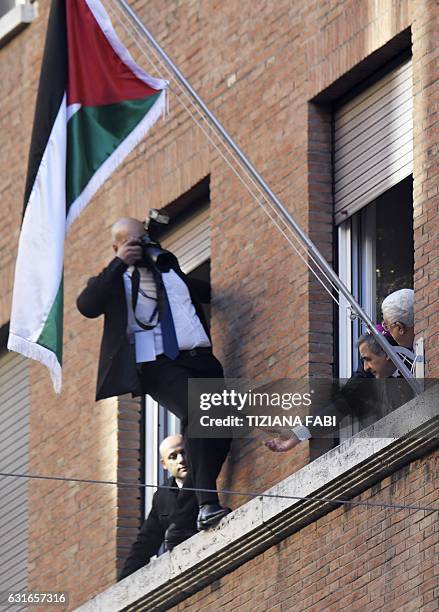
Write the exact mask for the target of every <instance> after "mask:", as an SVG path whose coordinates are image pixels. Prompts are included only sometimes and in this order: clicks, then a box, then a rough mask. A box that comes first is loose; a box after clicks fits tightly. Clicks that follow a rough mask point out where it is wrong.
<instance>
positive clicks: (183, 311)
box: [123, 266, 210, 356]
mask: <svg viewBox="0 0 439 612" xmlns="http://www.w3.org/2000/svg"><path fill="white" fill-rule="evenodd" d="M133 270H134V266H130V267H129V268H128V269H127V270H126V272H125V273H124V275H123V280H124V286H125V296H126V300H127V309H128V324H127V334H128V336H129V337H130V339H131V340H132V342H134V334H136V333H139V332H143V331H144V330H143V329H142V328H141V327H140V326H139V325H138V324H137V323H136V320H135V318H134V313H133V308H132V302H131V274H132V273H133ZM139 272H140V283H139V293H138V298H137V306H136V317H137V318H138V319H139V321H141V322H142V323H148V324H150V325H155V327H154V328H153V330H152V332H153V335H154V348H155V354H156V356H157V355H161V354H162V353H163V337H162V329H161V326H160V323H159V320H158V312H156V314H155V315H154V317H153V319H152V320H151V321H150V318H151V316H152V314H153V312H154V309H155V308H156V306H157V288H156V284H155V281H154V277H153V274H152V272H150V271H149V270H147V269H146V268H139ZM162 278H163V284H164V286H165V289H166V293H167V295H168V300H169V306H170V308H171V313H172V319H173V321H174V327H175V333H176V336H177V342H178V348H179V349H180V351H187V350H190V349H194V348H197V347H207V346H210V341H209V338H208V336H207V334H206V332H205V331H204V327H203V325H202V323H201V321H200V319H199V317H198V315H197V312H196V310H195V306H194V305H193V303H192V300H191V296H190V293H189V289H188V287H187V285H186V283H185V282H184V281H183V280H182V279H181V278H180V277H179V276H178V274H177V273H176V272H174V270H170V271H169V272H164V273H162Z"/></svg>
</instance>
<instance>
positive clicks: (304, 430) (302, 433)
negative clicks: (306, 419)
mask: <svg viewBox="0 0 439 612" xmlns="http://www.w3.org/2000/svg"><path fill="white" fill-rule="evenodd" d="M291 431H292V432H293V434H294V435H295V436H296V438H298V439H299V440H300V441H301V442H304V441H305V440H309V439H310V438H311V437H312V436H311V432H310V431H309V429H308V427H305V425H297V426H296V427H293V429H292V430H291Z"/></svg>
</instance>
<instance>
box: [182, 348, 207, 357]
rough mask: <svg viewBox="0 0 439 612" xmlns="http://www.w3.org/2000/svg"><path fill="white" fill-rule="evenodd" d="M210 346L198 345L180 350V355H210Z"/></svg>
mask: <svg viewBox="0 0 439 612" xmlns="http://www.w3.org/2000/svg"><path fill="white" fill-rule="evenodd" d="M211 354H212V347H211V346H198V347H196V348H193V349H189V350H188V351H180V355H188V356H189V357H196V356H197V355H211Z"/></svg>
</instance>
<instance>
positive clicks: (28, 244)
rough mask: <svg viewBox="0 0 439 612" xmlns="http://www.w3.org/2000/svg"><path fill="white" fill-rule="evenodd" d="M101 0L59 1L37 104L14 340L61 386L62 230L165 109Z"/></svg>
mask: <svg viewBox="0 0 439 612" xmlns="http://www.w3.org/2000/svg"><path fill="white" fill-rule="evenodd" d="M166 87H167V82H166V81H163V80H160V79H154V78H153V77H151V76H149V75H148V74H146V73H145V72H144V71H143V70H141V69H140V68H139V66H137V64H136V63H135V62H134V61H133V59H132V57H131V56H130V54H129V52H128V51H127V49H126V48H125V47H124V46H123V45H122V44H121V42H120V40H119V39H118V37H117V35H116V33H115V31H114V29H113V27H112V25H111V22H110V19H109V17H108V15H107V13H106V12H105V9H104V7H103V6H102V4H101V2H100V1H99V0H53V2H52V7H51V12H50V17H49V25H48V30H47V38H46V45H45V50H44V57H43V65H42V71H41V77H40V85H39V91H38V97H37V105H36V111H35V121H34V126H33V133H32V141H31V148H30V154H29V165H28V173H27V180H26V187H25V199H24V213H23V222H22V227H21V234H20V241H19V246H18V255H17V263H16V269H15V283H14V292H13V302H12V314H11V324H10V333H9V340H8V348H9V349H10V350H14V351H17V352H18V353H21V354H23V355H25V356H26V357H30V358H32V359H37V360H38V361H41V362H42V363H43V364H44V365H46V366H47V367H48V368H49V370H50V373H51V377H52V381H53V385H54V388H55V391H56V392H58V393H59V391H60V390H61V362H62V334H63V257H64V239H65V234H66V231H67V230H68V228H69V227H70V225H71V223H72V222H73V221H74V220H75V219H76V217H77V216H78V215H79V214H80V212H81V211H82V210H83V208H84V207H85V206H86V205H87V203H88V202H89V200H90V199H91V198H92V196H93V195H94V194H95V192H96V191H97V190H98V189H99V187H100V186H101V185H102V183H103V182H104V181H105V180H106V179H107V178H108V177H109V176H110V174H111V173H112V172H113V170H115V169H116V168H117V166H118V165H119V164H120V163H121V162H122V161H123V159H124V158H125V157H126V156H127V155H128V153H129V152H130V151H131V150H132V149H133V148H134V147H135V145H136V144H137V143H138V142H139V141H140V140H141V139H142V138H143V136H144V135H145V134H146V132H147V131H148V129H149V128H150V127H151V126H152V125H153V124H154V123H155V121H157V119H158V118H159V117H160V116H161V114H162V113H163V112H164V109H165V89H166Z"/></svg>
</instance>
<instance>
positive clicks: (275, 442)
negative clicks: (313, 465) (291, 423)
mask: <svg viewBox="0 0 439 612" xmlns="http://www.w3.org/2000/svg"><path fill="white" fill-rule="evenodd" d="M299 443H300V440H299V438H298V437H297V436H295V435H294V434H293V433H292V434H291V436H290V437H289V438H287V439H285V438H284V437H283V436H280V437H279V438H273V439H272V440H267V441H266V442H264V443H263V444H264V446H266V447H267V448H269V449H270V450H271V451H273V453H286V452H287V451H289V450H291V449H292V448H294V447H295V446H297V445H298V444H299Z"/></svg>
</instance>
